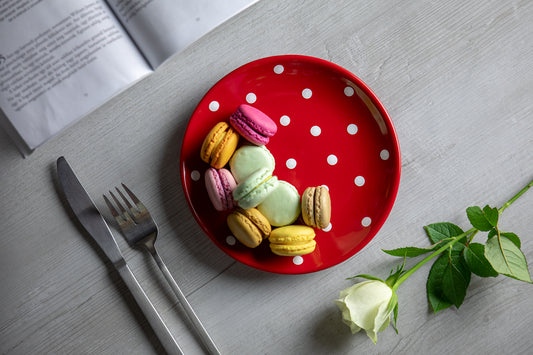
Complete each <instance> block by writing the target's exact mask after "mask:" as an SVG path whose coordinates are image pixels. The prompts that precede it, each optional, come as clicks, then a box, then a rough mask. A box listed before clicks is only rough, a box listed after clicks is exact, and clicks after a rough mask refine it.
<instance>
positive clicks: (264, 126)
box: [229, 104, 278, 145]
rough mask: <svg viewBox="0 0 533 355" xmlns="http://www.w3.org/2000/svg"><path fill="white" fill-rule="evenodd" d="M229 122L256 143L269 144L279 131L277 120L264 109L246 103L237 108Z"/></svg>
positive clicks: (248, 139) (243, 135)
mask: <svg viewBox="0 0 533 355" xmlns="http://www.w3.org/2000/svg"><path fill="white" fill-rule="evenodd" d="M229 122H230V124H231V126H232V127H233V128H235V130H237V132H239V133H240V135H241V136H242V137H243V138H244V139H246V140H247V141H249V142H251V143H253V144H256V145H265V144H267V143H268V142H269V140H270V137H272V136H273V135H274V134H276V132H277V131H278V126H276V122H274V121H273V120H272V119H271V118H270V117H268V116H267V115H266V114H265V113H264V112H263V111H261V110H258V109H257V108H255V107H252V106H250V105H246V104H242V105H240V106H239V107H238V108H237V110H236V111H235V112H234V113H233V114H232V115H231V116H230V119H229Z"/></svg>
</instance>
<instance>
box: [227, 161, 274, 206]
mask: <svg viewBox="0 0 533 355" xmlns="http://www.w3.org/2000/svg"><path fill="white" fill-rule="evenodd" d="M278 184H279V182H278V178H277V177H276V176H272V172H271V171H270V169H268V168H261V169H259V170H256V171H254V172H253V173H251V174H250V175H248V177H247V178H246V179H244V181H242V182H241V183H240V184H238V185H237V187H236V188H235V190H233V199H234V200H235V201H237V204H238V205H239V206H240V207H242V208H244V209H247V208H252V207H256V206H257V205H259V204H260V203H261V202H263V200H264V199H265V198H266V197H267V196H268V195H269V194H270V193H271V192H272V191H273V190H274V189H276V187H277V186H278Z"/></svg>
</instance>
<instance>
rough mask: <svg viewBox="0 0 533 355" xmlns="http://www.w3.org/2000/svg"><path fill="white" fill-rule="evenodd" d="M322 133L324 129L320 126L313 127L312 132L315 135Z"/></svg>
mask: <svg viewBox="0 0 533 355" xmlns="http://www.w3.org/2000/svg"><path fill="white" fill-rule="evenodd" d="M320 133H322V130H321V129H320V127H318V126H313V127H311V134H312V135H313V136H315V137H318V136H319V135H320Z"/></svg>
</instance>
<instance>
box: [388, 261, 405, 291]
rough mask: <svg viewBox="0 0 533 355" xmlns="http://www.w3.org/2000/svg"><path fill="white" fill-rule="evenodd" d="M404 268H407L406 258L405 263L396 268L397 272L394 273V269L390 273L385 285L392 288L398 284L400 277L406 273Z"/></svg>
mask: <svg viewBox="0 0 533 355" xmlns="http://www.w3.org/2000/svg"><path fill="white" fill-rule="evenodd" d="M404 266H405V258H404V259H403V263H402V264H401V265H398V266H397V267H396V271H394V268H393V269H392V270H391V271H390V275H389V277H387V279H386V280H385V283H386V284H387V285H389V287H391V288H392V286H393V285H394V284H395V283H396V281H398V279H399V278H400V276H402V274H403V273H404V272H403V268H404Z"/></svg>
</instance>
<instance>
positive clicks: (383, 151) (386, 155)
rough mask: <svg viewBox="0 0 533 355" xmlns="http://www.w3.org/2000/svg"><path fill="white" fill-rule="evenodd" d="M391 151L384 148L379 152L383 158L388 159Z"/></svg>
mask: <svg viewBox="0 0 533 355" xmlns="http://www.w3.org/2000/svg"><path fill="white" fill-rule="evenodd" d="M389 156H390V155H389V151H388V150H387V149H383V150H382V151H381V152H379V157H380V158H381V159H382V160H387V159H389Z"/></svg>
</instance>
